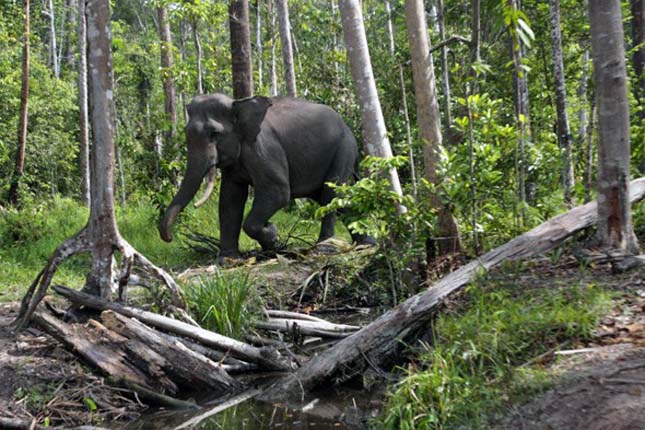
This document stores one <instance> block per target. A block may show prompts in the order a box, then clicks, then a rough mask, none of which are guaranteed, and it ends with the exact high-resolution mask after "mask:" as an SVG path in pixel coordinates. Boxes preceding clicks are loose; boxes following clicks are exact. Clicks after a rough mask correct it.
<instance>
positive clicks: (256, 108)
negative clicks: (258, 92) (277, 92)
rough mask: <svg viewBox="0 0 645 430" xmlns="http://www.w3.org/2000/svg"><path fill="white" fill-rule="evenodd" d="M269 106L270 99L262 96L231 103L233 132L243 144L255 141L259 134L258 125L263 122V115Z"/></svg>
mask: <svg viewBox="0 0 645 430" xmlns="http://www.w3.org/2000/svg"><path fill="white" fill-rule="evenodd" d="M271 104H272V103H271V99H270V98H268V97H264V96H255V97H249V98H246V99H240V100H235V101H234V102H233V118H234V123H235V131H236V132H237V134H239V135H240V137H241V139H242V141H243V142H254V141H255V138H256V137H257V136H258V133H260V125H261V124H262V121H263V120H264V115H266V113H267V110H268V109H269V107H270V106H271Z"/></svg>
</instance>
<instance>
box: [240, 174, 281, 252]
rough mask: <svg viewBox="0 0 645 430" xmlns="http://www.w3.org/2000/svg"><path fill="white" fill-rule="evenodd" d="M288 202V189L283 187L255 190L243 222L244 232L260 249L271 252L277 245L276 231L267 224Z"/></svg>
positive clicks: (273, 226)
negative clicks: (258, 244)
mask: <svg viewBox="0 0 645 430" xmlns="http://www.w3.org/2000/svg"><path fill="white" fill-rule="evenodd" d="M288 202H289V189H288V187H287V186H285V187H278V186H275V187H270V188H269V187H267V188H257V187H256V189H255V198H254V200H253V206H252V207H251V212H250V213H249V215H248V216H247V217H246V220H245V221H244V231H245V232H246V234H248V235H249V237H251V238H253V239H255V240H257V241H258V242H259V243H260V245H261V246H262V249H263V250H265V251H273V250H275V249H276V245H277V243H278V229H277V228H276V226H275V225H273V224H271V223H269V219H270V218H271V217H272V216H273V214H275V213H276V212H277V211H278V210H279V209H281V208H283V207H285V206H286V205H287V203H288Z"/></svg>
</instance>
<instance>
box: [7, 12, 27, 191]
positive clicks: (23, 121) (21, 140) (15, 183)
mask: <svg viewBox="0 0 645 430" xmlns="http://www.w3.org/2000/svg"><path fill="white" fill-rule="evenodd" d="M23 9H24V15H25V16H24V19H25V35H24V40H23V42H22V43H23V45H22V87H21V90H20V114H19V118H20V119H19V120H18V148H17V149H16V161H15V164H14V169H13V178H11V186H10V187H9V197H8V201H9V203H12V204H16V203H18V194H19V192H18V187H19V186H20V179H21V178H22V175H23V173H24V172H25V149H26V146H27V124H28V120H29V117H28V112H29V55H30V52H29V37H30V34H31V29H30V21H29V13H30V11H29V9H30V4H29V0H24V3H23Z"/></svg>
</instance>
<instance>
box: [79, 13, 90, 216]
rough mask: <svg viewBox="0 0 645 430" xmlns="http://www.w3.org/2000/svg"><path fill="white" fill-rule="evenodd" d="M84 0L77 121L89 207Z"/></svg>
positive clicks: (83, 192) (83, 196)
mask: <svg viewBox="0 0 645 430" xmlns="http://www.w3.org/2000/svg"><path fill="white" fill-rule="evenodd" d="M85 7H86V0H78V115H79V117H78V121H79V124H78V125H79V141H80V142H79V144H80V148H79V151H78V157H79V166H80V171H81V200H82V201H83V203H85V205H86V206H89V205H90V124H89V114H88V109H89V104H88V99H87V16H86V14H85Z"/></svg>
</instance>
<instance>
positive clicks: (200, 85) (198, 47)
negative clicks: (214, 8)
mask: <svg viewBox="0 0 645 430" xmlns="http://www.w3.org/2000/svg"><path fill="white" fill-rule="evenodd" d="M198 25H199V19H197V18H194V19H193V23H192V27H193V43H194V44H195V55H196V56H197V93H198V94H204V70H203V66H202V57H203V54H202V42H201V40H200V38H199V28H198Z"/></svg>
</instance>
